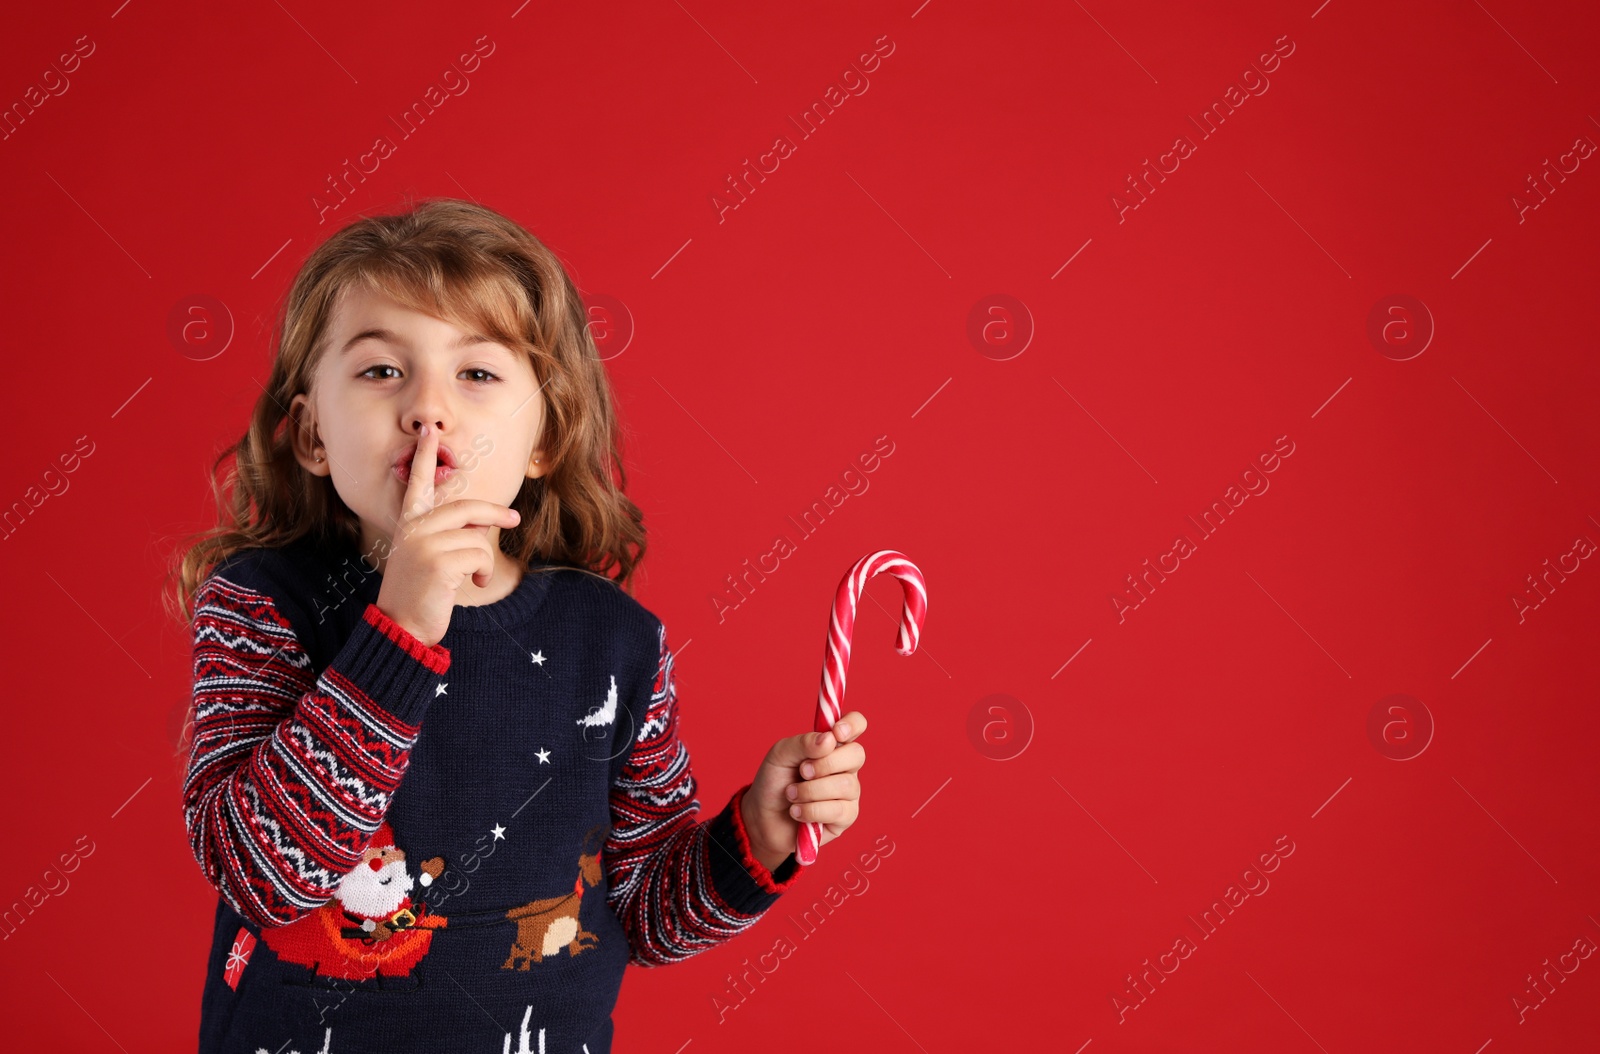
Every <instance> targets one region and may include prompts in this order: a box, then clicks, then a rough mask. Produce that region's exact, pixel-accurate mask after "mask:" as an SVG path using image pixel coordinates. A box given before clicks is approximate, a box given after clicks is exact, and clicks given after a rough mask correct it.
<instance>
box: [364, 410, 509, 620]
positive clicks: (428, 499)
mask: <svg viewBox="0 0 1600 1054" xmlns="http://www.w3.org/2000/svg"><path fill="white" fill-rule="evenodd" d="M438 453H439V433H438V432H437V431H436V430H434V429H432V428H430V427H429V426H427V425H423V426H422V431H421V434H420V436H419V437H418V439H417V452H416V457H415V460H414V461H412V463H411V478H410V480H409V481H408V482H407V484H406V493H405V497H404V499H402V502H401V509H400V522H399V524H398V525H397V527H396V530H395V536H394V539H393V540H392V542H391V545H390V549H389V555H388V560H387V562H386V563H385V565H384V572H383V584H382V586H380V587H379V589H378V600H377V604H378V610H380V611H382V612H383V613H384V614H385V615H388V616H389V617H390V618H391V619H393V620H394V621H395V622H397V623H398V624H399V625H400V626H401V627H402V628H403V629H405V630H406V632H408V633H410V634H411V635H412V636H414V637H416V638H417V639H418V640H420V641H421V642H422V643H423V644H426V645H428V646H429V647H432V646H433V645H435V644H437V643H439V641H440V640H441V639H443V637H444V635H445V631H446V630H448V629H449V628H450V615H451V613H452V612H453V611H454V610H455V606H456V597H457V594H458V592H459V591H460V589H461V582H462V580H463V579H464V578H466V577H467V576H468V575H471V576H472V581H473V583H474V584H475V585H477V586H479V587H480V588H482V587H485V586H487V585H488V584H489V582H490V581H491V580H492V579H493V578H494V566H495V544H494V542H492V541H491V540H490V533H489V531H490V528H491V527H495V526H498V527H501V528H505V529H508V528H511V527H514V526H516V524H517V521H518V520H519V519H521V517H520V516H519V514H518V513H517V511H516V510H515V509H511V508H508V507H506V506H504V505H496V504H495V503H494V502H492V501H484V500H482V499H480V498H460V499H458V500H456V501H451V502H446V503H445V504H443V505H440V506H438V507H435V506H434V501H435V497H434V480H433V477H434V470H435V468H436V467H437V465H438Z"/></svg>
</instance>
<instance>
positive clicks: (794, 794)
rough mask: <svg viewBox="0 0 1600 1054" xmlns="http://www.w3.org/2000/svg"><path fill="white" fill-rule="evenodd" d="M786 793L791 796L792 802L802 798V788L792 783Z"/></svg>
mask: <svg viewBox="0 0 1600 1054" xmlns="http://www.w3.org/2000/svg"><path fill="white" fill-rule="evenodd" d="M784 793H785V794H787V795H788V796H789V800H790V801H794V800H795V799H796V798H798V797H799V796H800V788H799V787H796V786H795V785H794V784H793V783H791V784H789V789H788V790H786V791H784Z"/></svg>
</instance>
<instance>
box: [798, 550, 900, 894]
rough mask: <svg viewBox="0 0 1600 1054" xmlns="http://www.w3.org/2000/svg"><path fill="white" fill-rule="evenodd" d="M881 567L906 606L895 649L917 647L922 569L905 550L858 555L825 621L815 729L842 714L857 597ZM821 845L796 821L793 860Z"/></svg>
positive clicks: (817, 835)
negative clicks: (825, 641) (895, 582)
mask: <svg viewBox="0 0 1600 1054" xmlns="http://www.w3.org/2000/svg"><path fill="white" fill-rule="evenodd" d="M880 571H887V572H889V573H890V574H892V575H894V576H895V577H896V578H898V579H900V585H901V588H902V589H903V591H904V592H905V607H904V608H903V609H902V610H901V612H900V633H899V636H897V637H896V638H895V644H894V650H895V651H896V652H898V653H899V654H901V655H910V654H911V653H912V652H914V651H916V650H917V640H918V638H919V637H921V636H922V622H923V620H924V619H925V618H927V617H928V587H927V585H926V584H925V583H924V582H923V580H922V572H921V571H920V570H918V568H917V565H916V564H914V563H912V562H911V560H910V559H909V558H908V557H907V556H906V555H905V554H904V553H897V552H895V551H894V550H893V549H880V550H879V551H878V552H875V553H873V554H871V555H870V556H863V557H862V558H861V559H860V560H857V561H856V564H855V566H854V567H852V568H851V569H850V570H849V572H848V573H847V574H846V575H845V576H844V579H843V580H842V581H840V583H839V591H838V593H837V594H836V595H835V596H834V598H833V615H832V617H831V618H829V620H828V645H827V650H826V652H824V654H823V657H822V687H821V689H820V690H819V691H818V693H817V721H816V730H817V731H818V732H828V731H831V730H832V729H833V726H834V725H835V724H837V723H838V721H839V718H841V717H843V716H844V675H845V671H846V670H848V669H849V668H850V638H851V635H852V634H853V633H854V632H855V625H856V602H857V601H858V600H859V599H860V598H861V592H862V590H864V589H866V588H867V581H868V580H869V579H871V578H872V577H873V576H874V575H876V574H878V573H879V572H880ZM821 848H822V825H821V824H820V823H802V824H801V825H800V831H799V836H798V838H797V844H796V845H795V850H794V855H795V859H796V860H797V861H799V862H800V863H802V864H813V863H815V862H816V860H817V851H818V850H819V849H821Z"/></svg>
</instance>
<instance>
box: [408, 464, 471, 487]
mask: <svg viewBox="0 0 1600 1054" xmlns="http://www.w3.org/2000/svg"><path fill="white" fill-rule="evenodd" d="M394 474H395V476H397V477H398V478H399V480H400V482H401V484H402V485H404V486H409V485H410V484H411V462H409V461H402V462H401V463H400V464H398V465H396V466H395V467H394ZM455 474H456V470H455V469H453V468H451V467H450V466H449V465H438V466H435V468H434V470H433V485H434V486H436V487H437V486H438V485H439V484H441V483H443V482H444V481H445V480H447V479H449V478H450V477H451V476H453V475H455Z"/></svg>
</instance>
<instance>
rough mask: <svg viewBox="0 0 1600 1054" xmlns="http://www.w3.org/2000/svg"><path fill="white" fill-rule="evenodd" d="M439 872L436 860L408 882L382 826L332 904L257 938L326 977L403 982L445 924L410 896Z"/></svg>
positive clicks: (396, 850)
mask: <svg viewBox="0 0 1600 1054" xmlns="http://www.w3.org/2000/svg"><path fill="white" fill-rule="evenodd" d="M443 873H444V858H443V857H434V858H433V859H431V860H426V861H424V862H423V863H422V864H421V865H420V867H419V868H418V874H417V875H416V876H415V877H413V875H412V874H411V871H410V869H409V868H408V867H407V865H406V854H405V852H404V851H403V850H402V849H400V847H399V846H397V845H395V844H394V832H393V831H391V830H390V829H389V824H388V823H387V822H384V823H381V824H379V825H378V830H377V833H376V834H374V835H373V837H372V844H371V845H369V846H368V847H367V849H366V851H365V852H364V853H362V854H361V862H360V863H359V864H357V865H356V866H355V868H354V869H352V870H351V871H350V873H349V874H347V875H346V876H345V877H344V878H343V879H342V880H341V881H340V882H339V888H338V890H337V891H336V892H335V894H334V898H333V899H332V900H330V901H328V902H327V903H326V904H324V905H322V906H321V907H319V908H317V909H316V910H315V911H313V912H311V913H310V914H308V915H306V916H305V917H303V918H300V919H297V920H296V921H294V922H293V923H290V924H289V925H287V926H272V927H268V928H266V929H264V930H262V931H261V939H262V940H264V941H265V942H266V944H267V947H269V948H271V949H272V950H273V952H275V953H276V954H277V956H278V958H279V959H282V960H283V961H285V962H292V963H299V964H300V965H302V966H307V967H310V968H311V970H312V971H313V972H314V973H317V974H320V975H322V976H325V977H330V976H331V977H340V978H344V979H346V980H360V979H362V978H369V977H372V976H373V975H374V974H382V975H383V976H385V977H405V976H407V975H408V974H410V973H411V968H412V967H413V966H415V965H416V964H417V962H418V961H419V960H420V959H421V958H422V957H423V956H424V955H426V954H428V949H429V947H430V946H431V945H432V942H433V931H434V930H436V929H443V928H444V927H445V926H447V925H449V920H448V919H446V918H445V917H444V916H442V915H436V914H432V913H430V912H429V910H428V905H427V903H426V902H425V901H422V900H420V899H418V900H415V901H413V900H412V898H411V892H412V890H413V889H415V888H416V886H417V884H418V883H420V884H421V885H422V886H424V887H426V886H428V885H431V884H432V883H433V881H434V879H436V878H438V877H439V876H440V875H441V874H443Z"/></svg>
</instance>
